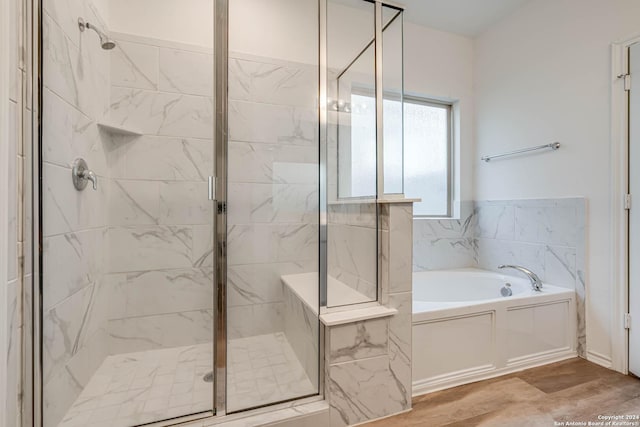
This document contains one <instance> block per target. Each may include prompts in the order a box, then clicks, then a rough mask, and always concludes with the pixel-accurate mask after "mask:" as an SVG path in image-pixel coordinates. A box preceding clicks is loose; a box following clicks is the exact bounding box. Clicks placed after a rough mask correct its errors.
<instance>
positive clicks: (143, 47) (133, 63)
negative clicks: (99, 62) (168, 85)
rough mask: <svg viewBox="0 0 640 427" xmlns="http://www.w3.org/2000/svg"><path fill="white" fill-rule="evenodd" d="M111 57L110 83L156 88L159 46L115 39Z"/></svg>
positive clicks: (140, 87)
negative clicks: (115, 43)
mask: <svg viewBox="0 0 640 427" xmlns="http://www.w3.org/2000/svg"><path fill="white" fill-rule="evenodd" d="M116 42H117V45H116V48H115V49H114V51H113V53H112V59H111V84H112V85H114V86H124V87H130V88H137V89H151V90H153V89H157V88H158V68H159V65H158V64H159V59H158V57H159V50H160V49H159V48H158V47H157V46H150V45H148V44H142V43H131V42H127V41H123V40H116Z"/></svg>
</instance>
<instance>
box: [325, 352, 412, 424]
mask: <svg viewBox="0 0 640 427" xmlns="http://www.w3.org/2000/svg"><path fill="white" fill-rule="evenodd" d="M328 387H329V392H330V393H331V395H332V396H331V398H330V402H329V404H330V417H331V427H338V426H347V425H351V424H357V423H360V422H363V421H367V420H372V419H375V418H380V417H384V416H386V415H389V414H393V413H397V412H401V411H403V410H405V409H406V408H407V397H406V395H405V393H404V390H403V389H402V388H401V387H399V383H398V381H396V378H395V377H394V375H393V372H392V371H391V370H389V356H387V355H384V356H378V357H373V358H369V359H363V360H357V361H355V362H349V363H342V364H337V365H334V366H332V367H331V373H330V376H329V384H328Z"/></svg>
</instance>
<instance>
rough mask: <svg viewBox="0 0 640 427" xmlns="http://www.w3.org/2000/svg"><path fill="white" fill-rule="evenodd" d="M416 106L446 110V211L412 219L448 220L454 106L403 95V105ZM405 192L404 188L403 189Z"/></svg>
mask: <svg viewBox="0 0 640 427" xmlns="http://www.w3.org/2000/svg"><path fill="white" fill-rule="evenodd" d="M407 103H409V104H418V105H426V106H429V107H434V108H442V109H444V110H446V112H447V150H446V153H447V161H446V164H447V191H446V193H447V210H446V212H445V213H443V214H434V215H416V214H414V215H413V217H414V218H424V219H438V218H444V219H450V218H453V204H454V200H453V184H454V183H453V176H454V167H455V157H454V151H453V144H454V134H453V130H454V123H455V122H454V115H453V108H454V105H453V103H452V102H447V101H442V100H439V99H434V98H428V97H424V96H416V95H407V94H405V95H404V97H403V104H407ZM403 114H404V105H403ZM406 123H407V122H406V116H405V117H403V129H404V128H405V126H406ZM406 149H407V148H406V138H405V139H404V143H403V150H405V152H406ZM402 173H403V179H404V182H406V179H405V177H404V173H405V168H404V167H403V171H402ZM405 191H406V188H405Z"/></svg>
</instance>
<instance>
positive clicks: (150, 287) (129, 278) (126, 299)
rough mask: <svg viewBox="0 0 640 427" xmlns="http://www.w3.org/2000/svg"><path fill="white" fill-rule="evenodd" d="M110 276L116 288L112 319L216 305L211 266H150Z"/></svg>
mask: <svg viewBox="0 0 640 427" xmlns="http://www.w3.org/2000/svg"><path fill="white" fill-rule="evenodd" d="M111 276H115V277H111ZM107 278H108V279H107V280H108V281H109V282H110V284H111V285H110V286H111V288H112V294H111V296H110V300H109V306H110V313H109V319H120V318H126V317H136V316H151V315H157V314H170V313H178V312H184V311H193V310H212V309H213V269H211V268H202V269H197V268H187V269H175V270H150V271H141V272H135V273H126V274H120V275H108V276H107Z"/></svg>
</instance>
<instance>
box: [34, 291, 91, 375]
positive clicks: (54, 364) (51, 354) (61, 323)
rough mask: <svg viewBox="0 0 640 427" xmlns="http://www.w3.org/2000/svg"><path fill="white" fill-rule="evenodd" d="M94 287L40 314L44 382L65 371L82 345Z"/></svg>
mask: <svg viewBox="0 0 640 427" xmlns="http://www.w3.org/2000/svg"><path fill="white" fill-rule="evenodd" d="M94 291H95V288H94V286H93V284H90V285H87V286H85V287H84V288H82V289H81V290H80V291H78V292H76V293H75V294H73V295H71V296H70V297H69V298H67V299H65V300H63V301H62V302H60V303H59V304H57V305H56V306H54V307H52V308H51V309H49V310H48V311H46V312H44V314H43V331H42V335H43V361H44V362H43V383H44V384H47V383H48V382H49V381H50V380H51V378H53V377H55V376H56V375H58V374H59V372H60V371H63V370H65V366H66V364H67V363H68V361H69V360H70V359H71V357H73V355H74V354H76V353H77V352H78V350H79V349H80V347H81V346H82V338H83V336H84V334H85V332H86V331H85V328H86V327H87V322H86V318H87V313H88V309H89V308H90V306H91V302H92V298H93V293H94Z"/></svg>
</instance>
